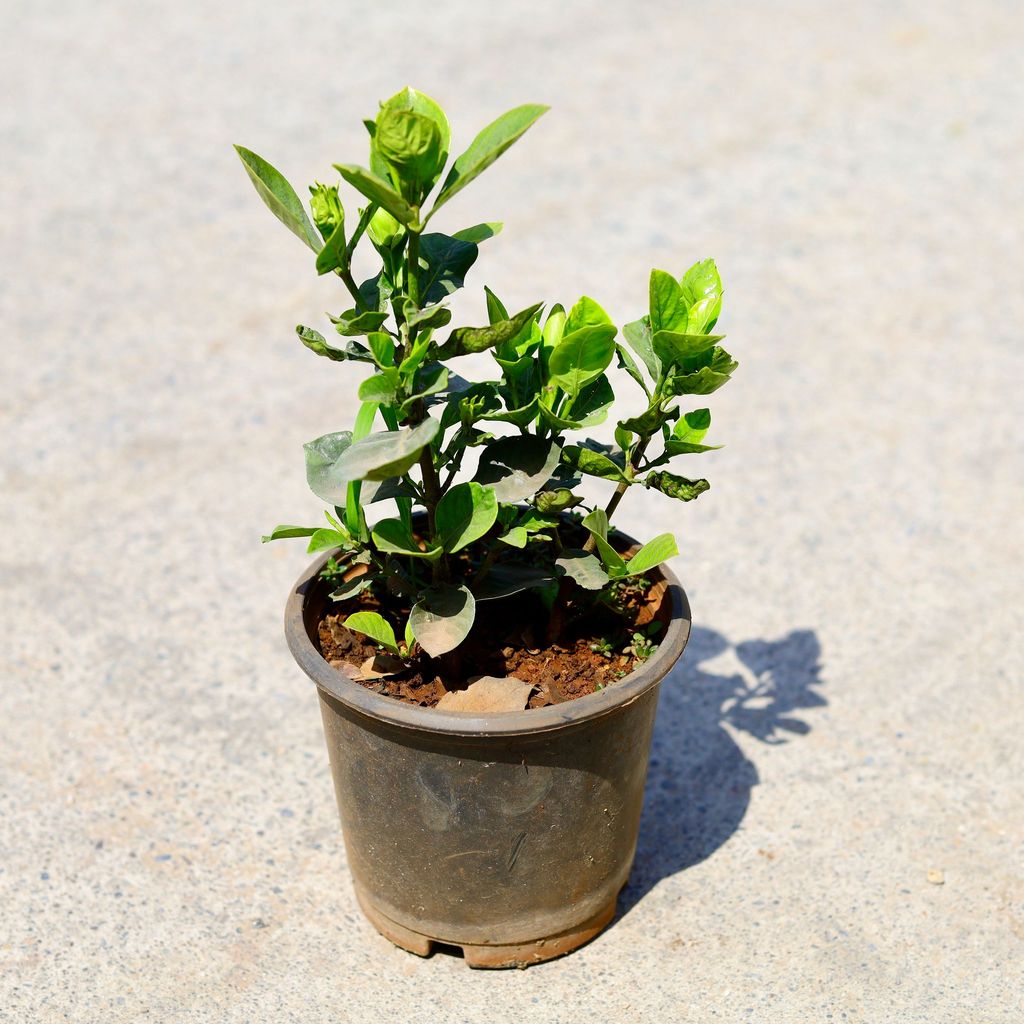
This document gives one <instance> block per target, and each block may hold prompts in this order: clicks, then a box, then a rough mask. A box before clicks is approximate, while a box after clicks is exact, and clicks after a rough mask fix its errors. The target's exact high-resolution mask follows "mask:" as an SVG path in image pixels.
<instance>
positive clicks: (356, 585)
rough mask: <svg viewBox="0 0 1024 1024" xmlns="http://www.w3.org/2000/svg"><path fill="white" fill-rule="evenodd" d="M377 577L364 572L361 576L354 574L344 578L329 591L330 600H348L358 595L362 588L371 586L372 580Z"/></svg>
mask: <svg viewBox="0 0 1024 1024" xmlns="http://www.w3.org/2000/svg"><path fill="white" fill-rule="evenodd" d="M377 578H378V577H376V576H374V575H373V574H372V573H368V572H364V573H363V574H362V575H361V576H354V577H353V578H352V579H350V580H345V581H344V582H343V583H339V584H338V586H337V587H335V588H334V590H332V591H331V593H330V595H329V596H330V598H331V600H332V601H348V600H351V599H352V598H353V597H356V596H358V595H359V594H361V593H362V592H363V591H364V590H368V589H369V588H370V587H372V586H373V583H374V581H375V580H376V579H377Z"/></svg>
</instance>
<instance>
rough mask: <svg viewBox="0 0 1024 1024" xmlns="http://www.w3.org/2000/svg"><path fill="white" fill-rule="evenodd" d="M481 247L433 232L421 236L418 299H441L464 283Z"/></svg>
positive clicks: (424, 301)
mask: <svg viewBox="0 0 1024 1024" xmlns="http://www.w3.org/2000/svg"><path fill="white" fill-rule="evenodd" d="M479 253H480V250H479V249H478V248H477V247H476V246H475V245H474V244H473V243H472V242H466V241H463V240H462V239H460V238H455V237H453V236H450V235H444V234H441V233H440V232H436V231H432V232H429V233H428V234H425V235H421V236H420V264H421V266H420V272H419V286H420V302H421V303H422V304H423V305H429V304H431V303H436V302H440V301H441V300H442V299H444V298H445V297H446V296H448V295H451V293H452V292H454V291H456V290H457V289H459V288H461V287H462V286H463V285H464V284H465V283H466V274H467V273H468V272H469V268H470V267H472V266H473V264H474V263H475V262H476V258H477V256H478V255H479Z"/></svg>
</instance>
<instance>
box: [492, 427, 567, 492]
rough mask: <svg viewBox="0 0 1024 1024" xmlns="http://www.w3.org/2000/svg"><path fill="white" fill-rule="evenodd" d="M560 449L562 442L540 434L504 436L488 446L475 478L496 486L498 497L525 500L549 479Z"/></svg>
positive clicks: (556, 463) (495, 490)
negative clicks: (549, 439)
mask: <svg viewBox="0 0 1024 1024" xmlns="http://www.w3.org/2000/svg"><path fill="white" fill-rule="evenodd" d="M560 453H561V449H560V448H559V447H558V445H556V444H554V443H553V442H552V441H548V440H544V439H542V438H539V437H535V436H530V435H526V436H524V437H502V438H499V439H498V440H496V441H491V442H490V443H489V444H487V445H485V446H484V448H483V451H482V452H481V454H480V464H479V466H478V467H477V471H476V475H475V476H474V478H473V479H474V480H476V481H477V482H478V483H481V484H484V485H486V486H487V487H491V488H493V489H494V493H495V495H496V496H497V498H498V501H502V502H508V503H511V502H515V501H522V500H523V499H524V498H529V497H532V496H533V495H534V494H535V493H536V492H537V491H539V490H540V489H541V488H542V487H543V486H544V485H545V484H546V483H547V482H548V480H549V479H550V478H551V474H552V473H553V472H554V471H555V467H556V466H557V465H558V459H559V455H560Z"/></svg>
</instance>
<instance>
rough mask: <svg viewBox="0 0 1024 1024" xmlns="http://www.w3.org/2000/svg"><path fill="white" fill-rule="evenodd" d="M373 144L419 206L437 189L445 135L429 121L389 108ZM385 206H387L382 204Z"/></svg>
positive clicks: (407, 196)
mask: <svg viewBox="0 0 1024 1024" xmlns="http://www.w3.org/2000/svg"><path fill="white" fill-rule="evenodd" d="M376 124H377V128H376V131H375V133H374V136H373V144H374V146H375V147H376V150H377V152H378V153H379V154H380V156H381V157H382V158H383V159H384V161H385V163H387V164H388V166H389V167H390V168H392V169H393V171H394V173H395V175H396V176H397V178H398V181H399V184H400V188H401V192H402V195H403V196H404V197H405V199H406V200H407V201H408V202H409V203H411V204H412V205H418V204H419V203H420V202H421V201H422V200H423V198H424V197H425V196H426V194H427V193H428V192H429V191H430V190H431V189H432V188H433V187H434V183H435V182H436V181H437V179H438V177H439V176H440V174H441V170H442V169H443V167H444V160H445V159H446V158H447V156H448V154H447V152H443V151H442V148H441V132H440V130H439V129H438V126H437V124H436V123H435V122H434V121H433V120H432V119H431V118H429V117H425V116H424V115H422V114H417V113H416V112H415V111H413V110H400V109H396V108H394V107H388V106H385V107H384V108H383V109H382V110H381V112H380V114H379V115H378V116H377V122H376ZM381 205H384V204H381Z"/></svg>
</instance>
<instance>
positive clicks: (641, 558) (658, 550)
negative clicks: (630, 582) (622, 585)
mask: <svg viewBox="0 0 1024 1024" xmlns="http://www.w3.org/2000/svg"><path fill="white" fill-rule="evenodd" d="M678 554H679V548H678V547H677V546H676V539H675V537H673V536H672V534H671V533H662V534H660V535H659V536H657V537H655V538H654V540H652V541H648V543H646V544H645V545H644V546H643V547H642V548H641V549H640V550H639V551H638V552H637V553H636V554H635V555H634V556H633V557H632V558H631V559H629V561H628V562H626V575H627V576H639V575H640V574H641V573H644V572H648V571H649V570H650V569H653V568H654V567H655V566H656V565H661V563H662V562H665V561H667V560H668V559H670V558H672V557H673V556H674V555H678Z"/></svg>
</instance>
